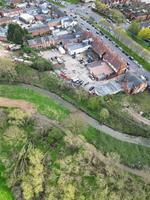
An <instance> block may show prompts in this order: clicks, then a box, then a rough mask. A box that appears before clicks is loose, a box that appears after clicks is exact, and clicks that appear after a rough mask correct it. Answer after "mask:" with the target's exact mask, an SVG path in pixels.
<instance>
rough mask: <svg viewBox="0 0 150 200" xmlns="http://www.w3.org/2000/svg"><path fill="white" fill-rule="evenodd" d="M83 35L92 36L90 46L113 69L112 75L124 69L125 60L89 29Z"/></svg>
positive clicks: (122, 71) (120, 72)
mask: <svg viewBox="0 0 150 200" xmlns="http://www.w3.org/2000/svg"><path fill="white" fill-rule="evenodd" d="M85 37H87V38H92V43H91V46H92V48H93V50H94V51H95V53H97V54H98V55H99V57H100V58H101V59H102V60H103V61H105V62H106V63H107V64H108V65H109V66H110V67H111V68H112V69H113V71H114V72H115V74H114V75H120V74H123V73H124V72H125V71H126V68H127V62H126V61H124V60H123V59H122V58H121V57H120V56H119V55H118V54H116V53H115V52H113V51H112V50H111V49H110V48H109V47H107V46H106V45H105V44H104V42H103V41H102V40H101V39H100V38H99V37H97V36H96V35H94V34H93V33H91V32H89V31H86V32H85Z"/></svg>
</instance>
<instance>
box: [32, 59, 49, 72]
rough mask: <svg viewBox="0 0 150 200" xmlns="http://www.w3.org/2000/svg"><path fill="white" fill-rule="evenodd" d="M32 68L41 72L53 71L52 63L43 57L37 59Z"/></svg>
mask: <svg viewBox="0 0 150 200" xmlns="http://www.w3.org/2000/svg"><path fill="white" fill-rule="evenodd" d="M32 61H33V64H32V66H31V67H32V68H34V69H37V70H38V71H39V72H44V71H49V70H52V69H53V67H52V63H51V62H49V61H47V60H46V59H44V58H41V57H37V56H36V57H35V58H34V59H33V60H32Z"/></svg>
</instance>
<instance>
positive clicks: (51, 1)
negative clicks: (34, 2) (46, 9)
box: [48, 0, 65, 8]
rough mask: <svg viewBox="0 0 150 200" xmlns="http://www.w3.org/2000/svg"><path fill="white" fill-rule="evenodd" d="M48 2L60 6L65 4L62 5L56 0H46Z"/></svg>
mask: <svg viewBox="0 0 150 200" xmlns="http://www.w3.org/2000/svg"><path fill="white" fill-rule="evenodd" d="M48 1H49V2H50V3H53V4H55V5H57V6H59V7H62V8H64V7H65V6H64V5H62V4H61V3H59V2H56V1H54V0H48Z"/></svg>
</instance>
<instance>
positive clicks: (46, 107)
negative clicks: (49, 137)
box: [0, 85, 69, 121]
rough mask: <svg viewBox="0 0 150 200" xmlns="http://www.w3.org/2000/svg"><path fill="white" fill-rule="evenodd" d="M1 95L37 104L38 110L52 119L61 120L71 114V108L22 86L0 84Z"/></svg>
mask: <svg viewBox="0 0 150 200" xmlns="http://www.w3.org/2000/svg"><path fill="white" fill-rule="evenodd" d="M0 96H3V97H8V98H12V99H24V100H26V101H29V102H31V103H33V104H34V105H35V106H36V108H37V110H38V112H40V113H41V114H43V115H46V116H47V117H49V118H51V119H55V120H59V121H61V120H63V119H64V118H65V117H66V116H67V115H68V114H69V110H67V109H66V108H64V107H62V106H60V105H59V104H58V103H56V102H54V101H53V100H51V99H50V98H48V97H46V96H44V95H41V94H39V93H37V92H34V91H33V90H31V89H28V88H23V87H21V86H10V85H0Z"/></svg>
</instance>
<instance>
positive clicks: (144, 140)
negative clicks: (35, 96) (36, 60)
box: [22, 84, 150, 147]
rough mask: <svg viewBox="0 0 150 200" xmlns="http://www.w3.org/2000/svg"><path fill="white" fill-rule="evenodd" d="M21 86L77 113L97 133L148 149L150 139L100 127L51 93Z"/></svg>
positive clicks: (34, 87) (84, 114)
mask: <svg viewBox="0 0 150 200" xmlns="http://www.w3.org/2000/svg"><path fill="white" fill-rule="evenodd" d="M22 86H23V87H26V88H30V89H33V90H34V91H37V92H39V93H41V94H43V95H46V96H48V97H50V98H51V99H53V100H55V101H57V102H58V103H59V104H60V105H62V106H64V107H66V108H67V109H69V110H70V112H79V113H80V115H81V116H82V117H83V118H84V119H85V121H86V122H87V123H88V124H89V125H90V126H92V127H94V128H96V129H97V130H99V131H102V132H103V133H104V134H107V135H110V136H112V137H113V138H115V139H117V140H120V141H123V142H128V143H133V144H139V145H142V146H145V147H150V139H147V138H142V137H136V136H131V135H127V134H125V133H121V132H118V131H115V130H113V129H111V128H109V127H107V126H105V125H101V124H100V123H99V122H98V121H97V120H95V119H93V118H92V117H90V116H89V115H88V114H86V113H85V112H83V111H81V110H79V109H77V108H76V107H75V106H74V105H72V104H71V103H69V102H67V101H65V100H64V99H62V98H61V97H59V96H58V95H56V94H54V93H52V92H49V91H47V90H45V89H42V88H38V87H36V86H31V85H25V84H22Z"/></svg>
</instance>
